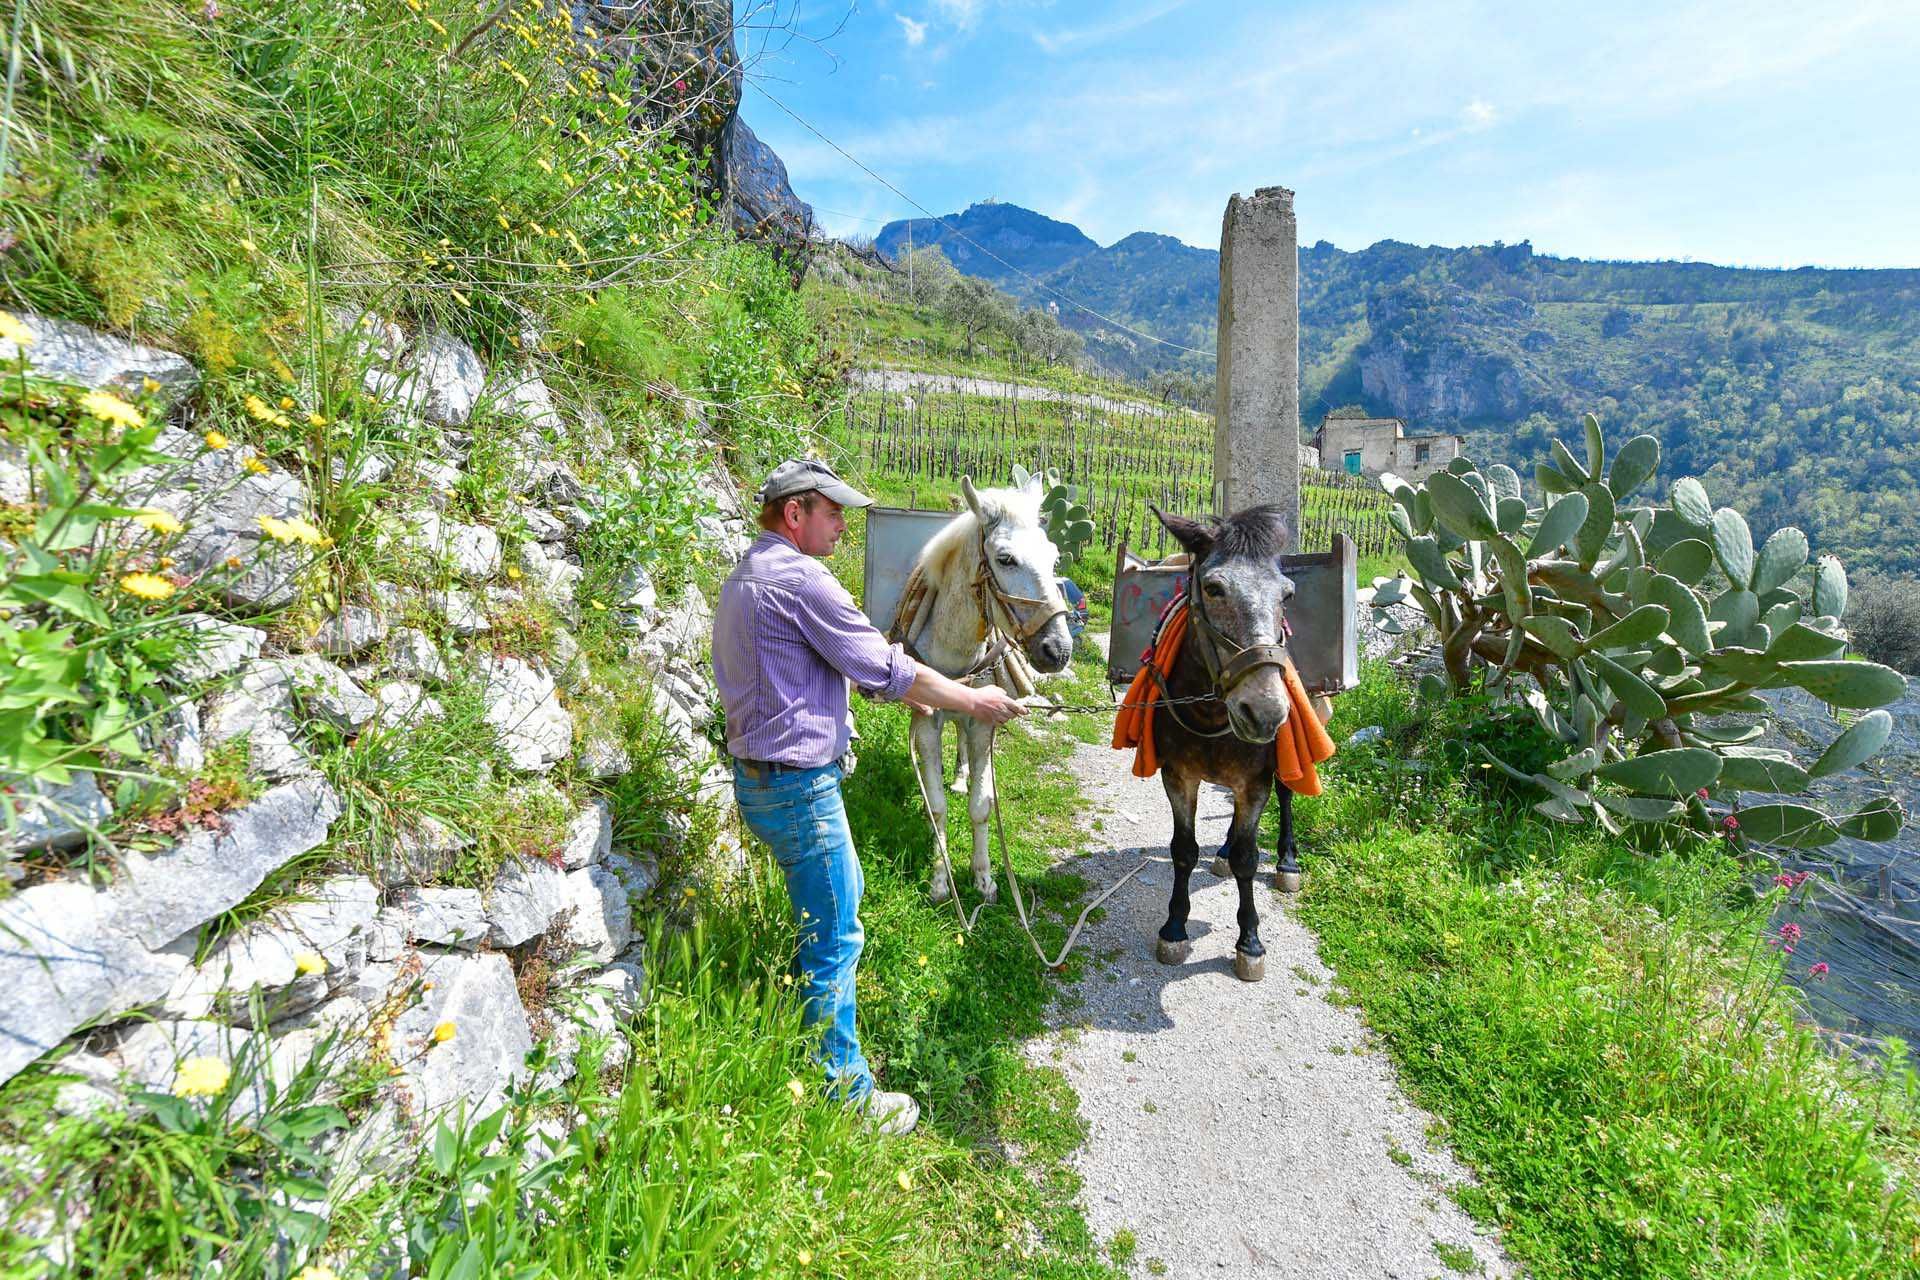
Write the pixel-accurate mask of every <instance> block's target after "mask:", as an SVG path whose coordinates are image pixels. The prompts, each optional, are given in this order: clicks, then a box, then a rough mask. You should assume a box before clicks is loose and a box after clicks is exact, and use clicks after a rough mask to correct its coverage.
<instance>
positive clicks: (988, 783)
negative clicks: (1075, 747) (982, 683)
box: [960, 719, 1000, 902]
mask: <svg viewBox="0 0 1920 1280" xmlns="http://www.w3.org/2000/svg"><path fill="white" fill-rule="evenodd" d="M992 732H993V727H992V726H991V725H984V724H981V723H980V722H979V721H978V720H973V719H969V720H966V721H963V722H962V727H961V730H960V736H961V737H963V738H965V739H966V740H967V763H968V764H969V765H970V766H971V768H970V769H969V771H968V774H967V816H968V817H969V818H971V819H972V820H973V887H974V888H976V889H978V890H979V891H980V896H981V897H982V898H984V899H986V900H987V901H988V902H996V901H998V900H999V897H1000V891H999V889H998V888H997V887H996V886H995V885H994V882H993V849H992V847H991V846H990V845H989V844H988V832H987V823H988V822H989V821H990V820H991V819H992V817H993V796H994V778H993V751H992V749H991V744H990V741H989V735H991V734H992Z"/></svg>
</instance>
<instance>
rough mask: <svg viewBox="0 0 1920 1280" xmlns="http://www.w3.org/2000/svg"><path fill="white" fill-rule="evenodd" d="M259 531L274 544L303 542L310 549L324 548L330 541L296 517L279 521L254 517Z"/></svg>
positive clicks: (274, 518)
mask: <svg viewBox="0 0 1920 1280" xmlns="http://www.w3.org/2000/svg"><path fill="white" fill-rule="evenodd" d="M254 519H255V520H257V521H259V523H260V529H261V531H262V532H263V533H265V534H266V535H267V536H268V537H269V538H272V539H273V540H274V541H275V542H304V543H306V544H307V545H308V546H310V547H324V546H326V545H327V543H328V542H329V541H330V539H329V538H328V537H327V536H326V535H325V534H324V533H321V532H320V530H318V529H316V528H314V527H313V526H312V525H311V524H308V523H307V522H306V521H305V520H302V519H301V518H300V517H298V516H292V517H289V518H288V519H285V520H281V519H277V518H276V517H274V516H255V517H254Z"/></svg>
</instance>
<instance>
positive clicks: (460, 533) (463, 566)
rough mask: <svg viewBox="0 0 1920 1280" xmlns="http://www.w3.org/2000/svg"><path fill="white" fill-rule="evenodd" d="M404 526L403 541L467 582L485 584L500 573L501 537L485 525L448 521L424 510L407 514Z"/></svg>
mask: <svg viewBox="0 0 1920 1280" xmlns="http://www.w3.org/2000/svg"><path fill="white" fill-rule="evenodd" d="M405 524H406V526H407V532H406V533H405V534H404V535H402V541H404V542H405V543H406V544H407V545H408V546H411V547H414V548H415V549H417V550H420V551H424V552H426V553H427V554H429V555H432V556H437V557H440V558H443V559H445V560H446V561H447V564H448V566H449V567H450V568H451V569H452V570H453V572H454V573H456V574H458V575H459V576H460V577H461V578H463V579H465V580H466V581H468V582H485V581H486V580H487V579H489V578H491V577H493V576H494V575H495V574H497V573H499V572H500V536H499V535H498V534H496V533H495V532H494V531H493V530H491V529H489V528H487V527H486V526H485V525H483V524H463V523H461V522H460V521H458V520H449V519H447V518H445V517H444V516H442V515H441V514H440V513H439V512H437V511H433V510H429V509H426V508H421V509H418V510H415V511H411V512H408V513H407V515H406V517H405Z"/></svg>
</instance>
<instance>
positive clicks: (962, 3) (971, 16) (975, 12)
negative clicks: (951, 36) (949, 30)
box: [933, 0, 981, 31]
mask: <svg viewBox="0 0 1920 1280" xmlns="http://www.w3.org/2000/svg"><path fill="white" fill-rule="evenodd" d="M980 5H981V0H933V7H934V8H935V9H938V10H939V11H940V16H941V17H943V18H945V19H946V20H947V21H948V22H951V23H952V24H953V25H954V26H956V27H958V28H960V30H962V31H971V30H973V24H974V23H976V22H978V21H979V20H980Z"/></svg>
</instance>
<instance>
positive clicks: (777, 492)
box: [759, 458, 873, 507]
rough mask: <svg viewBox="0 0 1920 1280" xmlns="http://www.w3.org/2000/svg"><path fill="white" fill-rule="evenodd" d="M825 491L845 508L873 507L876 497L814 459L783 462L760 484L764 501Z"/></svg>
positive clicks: (794, 459) (762, 501) (765, 502)
mask: <svg viewBox="0 0 1920 1280" xmlns="http://www.w3.org/2000/svg"><path fill="white" fill-rule="evenodd" d="M816 490H817V491H819V492H820V493H824V494H825V495H826V496H827V497H829V498H832V499H833V500H834V501H835V502H837V503H839V504H840V505H841V506H843V507H870V506H872V505H873V499H872V498H869V497H868V496H867V495H866V494H864V493H862V492H860V491H859V490H858V489H856V488H854V487H853V486H852V485H850V484H848V483H847V482H846V481H845V480H842V479H841V478H840V477H839V476H837V475H835V474H834V471H833V468H832V467H830V466H828V465H827V464H826V463H824V462H815V461H814V460H813V459H811V458H793V459H790V460H788V461H786V462H783V463H781V464H780V465H779V466H777V467H775V468H774V469H773V474H772V475H770V476H768V477H767V482H766V483H765V484H763V485H761V486H760V495H759V497H760V503H761V505H763V506H764V505H765V504H767V503H769V502H773V501H775V500H776V499H779V498H791V497H794V496H796V495H798V494H802V493H812V492H814V491H816Z"/></svg>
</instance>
